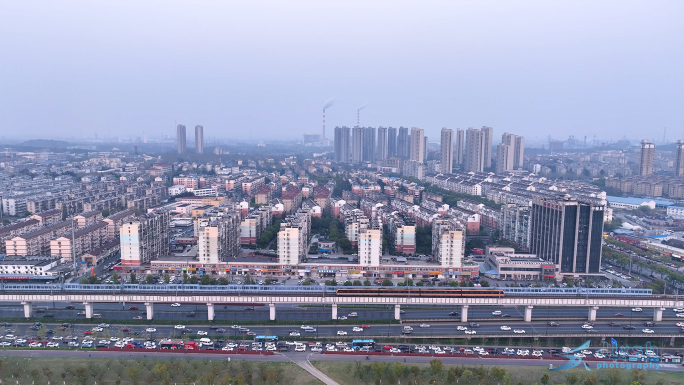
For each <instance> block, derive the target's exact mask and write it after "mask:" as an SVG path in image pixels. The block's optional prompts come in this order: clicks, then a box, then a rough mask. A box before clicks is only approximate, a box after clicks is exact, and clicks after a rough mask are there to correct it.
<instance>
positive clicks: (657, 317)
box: [653, 307, 665, 322]
mask: <svg viewBox="0 0 684 385" xmlns="http://www.w3.org/2000/svg"><path fill="white" fill-rule="evenodd" d="M663 310H665V308H664V307H656V308H654V309H653V321H655V322H660V321H662V320H663Z"/></svg>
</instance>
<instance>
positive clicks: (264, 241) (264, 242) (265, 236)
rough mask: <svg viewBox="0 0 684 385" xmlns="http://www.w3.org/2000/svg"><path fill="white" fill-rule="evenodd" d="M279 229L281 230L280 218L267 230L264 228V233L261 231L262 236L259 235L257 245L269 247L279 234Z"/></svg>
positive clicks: (263, 247) (262, 247)
mask: <svg viewBox="0 0 684 385" xmlns="http://www.w3.org/2000/svg"><path fill="white" fill-rule="evenodd" d="M278 231H280V221H279V220H278V221H275V222H273V224H272V225H271V226H269V227H268V228H267V229H266V230H264V232H263V233H261V236H260V237H259V239H257V247H259V248H261V249H265V248H267V247H268V246H269V245H270V244H271V242H273V240H274V239H275V237H276V236H277V235H278Z"/></svg>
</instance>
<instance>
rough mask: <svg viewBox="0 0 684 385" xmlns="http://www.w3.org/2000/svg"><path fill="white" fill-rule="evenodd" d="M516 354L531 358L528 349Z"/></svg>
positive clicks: (519, 350) (520, 350)
mask: <svg viewBox="0 0 684 385" xmlns="http://www.w3.org/2000/svg"><path fill="white" fill-rule="evenodd" d="M516 354H517V355H519V356H529V355H530V351H529V350H527V349H525V350H522V349H518V351H517V352H516Z"/></svg>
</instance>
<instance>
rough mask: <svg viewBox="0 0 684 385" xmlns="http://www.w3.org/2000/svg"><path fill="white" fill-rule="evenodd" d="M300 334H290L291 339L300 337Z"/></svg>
mask: <svg viewBox="0 0 684 385" xmlns="http://www.w3.org/2000/svg"><path fill="white" fill-rule="evenodd" d="M299 336H300V334H299V332H290V337H299Z"/></svg>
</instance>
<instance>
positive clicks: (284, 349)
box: [278, 346, 290, 352]
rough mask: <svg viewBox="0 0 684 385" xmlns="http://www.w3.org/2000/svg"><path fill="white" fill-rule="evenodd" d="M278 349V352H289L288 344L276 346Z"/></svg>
mask: <svg viewBox="0 0 684 385" xmlns="http://www.w3.org/2000/svg"><path fill="white" fill-rule="evenodd" d="M278 351H279V352H289V351H290V347H289V346H278Z"/></svg>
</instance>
